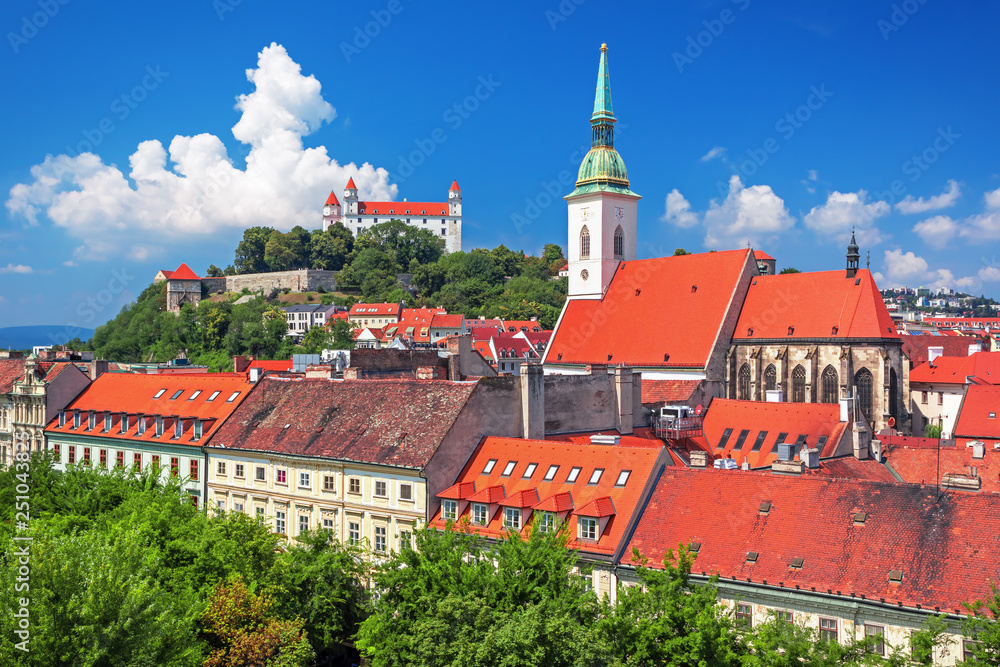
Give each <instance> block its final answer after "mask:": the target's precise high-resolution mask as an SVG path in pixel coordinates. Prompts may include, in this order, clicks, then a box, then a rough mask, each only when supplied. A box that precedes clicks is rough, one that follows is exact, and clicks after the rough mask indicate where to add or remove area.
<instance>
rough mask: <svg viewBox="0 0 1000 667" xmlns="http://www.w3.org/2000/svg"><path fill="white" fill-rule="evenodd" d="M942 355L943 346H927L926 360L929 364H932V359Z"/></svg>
mask: <svg viewBox="0 0 1000 667" xmlns="http://www.w3.org/2000/svg"><path fill="white" fill-rule="evenodd" d="M970 347H971V346H970ZM943 356H944V347H942V346H937V347H929V348H927V362H928V363H929V364H930V365H931V366H933V365H934V360H935V359H937V358H938V357H943Z"/></svg>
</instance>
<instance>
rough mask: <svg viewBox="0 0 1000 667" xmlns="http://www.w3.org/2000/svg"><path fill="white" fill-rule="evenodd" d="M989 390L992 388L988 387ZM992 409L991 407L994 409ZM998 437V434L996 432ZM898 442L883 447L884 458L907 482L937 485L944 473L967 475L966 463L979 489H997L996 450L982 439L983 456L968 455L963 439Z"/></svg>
mask: <svg viewBox="0 0 1000 667" xmlns="http://www.w3.org/2000/svg"><path fill="white" fill-rule="evenodd" d="M991 389H992V387H991ZM995 409H996V408H995V407H994V410H995ZM998 437H1000V434H998ZM899 440H900V442H899V443H897V444H892V445H889V446H887V447H885V448H884V452H885V457H886V461H887V462H888V464H889V465H890V466H892V469H893V470H895V471H896V473H897V474H898V475H899V476H900V477H902V478H903V479H904V480H905V481H907V482H912V483H914V484H930V485H932V486H933V485H937V484H938V483H940V482H941V481H942V480H943V478H944V476H945V475H947V474H959V475H968V474H969V472H970V471H969V468H970V466H974V467H975V468H976V473H977V474H978V476H979V478H980V479H981V480H982V482H981V486H980V490H981V491H988V492H991V493H998V492H1000V451H997V450H995V449H993V444H994V443H992V442H990V441H989V440H987V441H985V442H986V448H985V457H984V458H982V459H974V458H972V448H971V447H968V446H966V445H967V443H968V441H967V440H965V439H962V440H959V441H957V444H954V445H948V446H944V447H941V446H939V443H940V442H941V441H940V440H933V441H930V442H931V443H933V444H929V443H928V442H927V441H928V439H927V438H899Z"/></svg>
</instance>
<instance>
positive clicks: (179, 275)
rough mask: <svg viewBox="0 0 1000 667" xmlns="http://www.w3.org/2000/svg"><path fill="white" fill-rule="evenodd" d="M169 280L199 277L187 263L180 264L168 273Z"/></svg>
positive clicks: (196, 278) (197, 278)
mask: <svg viewBox="0 0 1000 667" xmlns="http://www.w3.org/2000/svg"><path fill="white" fill-rule="evenodd" d="M170 280H201V278H199V277H198V274H196V273H195V272H194V271H192V270H191V268H190V267H189V266H188V265H187V264H181V265H180V266H178V267H177V270H176V271H174V272H173V273H171V274H170Z"/></svg>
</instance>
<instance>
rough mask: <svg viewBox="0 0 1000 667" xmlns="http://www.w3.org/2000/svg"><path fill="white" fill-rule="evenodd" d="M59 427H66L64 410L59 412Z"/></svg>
mask: <svg viewBox="0 0 1000 667" xmlns="http://www.w3.org/2000/svg"><path fill="white" fill-rule="evenodd" d="M59 425H60V426H65V425H66V412H65V411H63V410H60V411H59Z"/></svg>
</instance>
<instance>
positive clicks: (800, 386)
mask: <svg viewBox="0 0 1000 667" xmlns="http://www.w3.org/2000/svg"><path fill="white" fill-rule="evenodd" d="M792 401H793V402H794V403H805V402H806V369H804V368H803V367H802V366H801V365H799V366H796V367H795V370H793V371H792Z"/></svg>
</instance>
